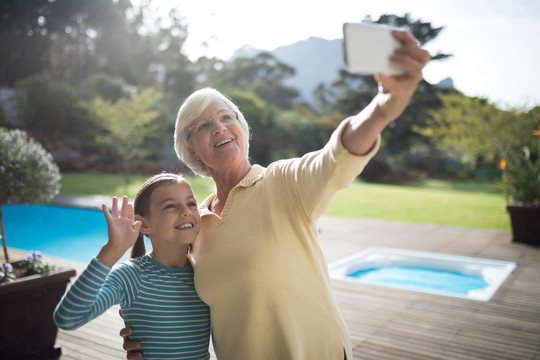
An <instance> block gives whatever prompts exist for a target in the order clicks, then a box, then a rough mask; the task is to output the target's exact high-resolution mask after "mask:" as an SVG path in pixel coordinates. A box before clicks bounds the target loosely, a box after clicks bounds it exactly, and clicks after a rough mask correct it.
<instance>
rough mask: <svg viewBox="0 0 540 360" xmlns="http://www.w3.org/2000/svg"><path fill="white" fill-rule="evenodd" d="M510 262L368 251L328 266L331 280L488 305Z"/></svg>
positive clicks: (377, 249) (378, 249) (511, 265)
mask: <svg viewBox="0 0 540 360" xmlns="http://www.w3.org/2000/svg"><path fill="white" fill-rule="evenodd" d="M516 266H517V264H516V263H514V262H511V261H504V260H494V259H483V258H477V257H467V256H457V255H451V254H443V253H433V252H423V251H412V250H405V249H393V248H383V247H368V248H366V249H364V250H361V251H359V252H357V253H354V254H351V255H349V256H347V257H345V258H343V259H340V260H337V261H335V262H333V263H331V264H330V265H329V266H328V270H329V274H330V277H331V278H332V279H338V280H344V281H351V282H356V283H368V284H372V285H379V286H386V287H389V288H397V289H403V290H412V291H419V292H424V293H428V294H436V295H443V296H453V297H459V298H464V299H469V300H477V301H489V300H490V299H491V297H492V296H493V295H494V294H495V293H496V292H497V290H498V289H499V287H500V286H501V285H502V284H503V282H504V281H505V280H506V278H507V277H508V276H509V275H510V274H511V273H512V271H513V270H514V269H515V268H516Z"/></svg>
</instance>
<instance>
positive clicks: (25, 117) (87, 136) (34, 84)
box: [17, 73, 95, 151]
mask: <svg viewBox="0 0 540 360" xmlns="http://www.w3.org/2000/svg"><path fill="white" fill-rule="evenodd" d="M17 90H18V98H17V108H18V113H19V116H20V119H21V120H22V122H23V127H24V129H25V130H26V131H28V133H30V134H31V135H32V136H33V137H34V138H35V139H36V140H37V141H39V142H40V143H42V144H43V145H44V146H45V148H46V149H48V150H49V151H54V150H59V149H64V148H71V149H81V148H83V147H84V146H85V145H88V144H89V143H90V142H91V141H92V140H93V137H94V135H95V129H94V126H93V124H92V122H91V121H90V119H89V117H88V115H87V113H86V112H85V111H84V110H83V109H81V108H80V107H79V106H78V105H77V102H78V101H79V96H80V94H79V91H78V90H77V89H76V88H75V87H73V86H71V85H70V84H69V83H66V82H64V81H62V80H59V79H57V78H54V77H52V76H51V74H49V73H43V74H36V75H34V76H31V77H29V78H27V79H25V80H22V81H20V82H18V83H17ZM74 129H76V131H74Z"/></svg>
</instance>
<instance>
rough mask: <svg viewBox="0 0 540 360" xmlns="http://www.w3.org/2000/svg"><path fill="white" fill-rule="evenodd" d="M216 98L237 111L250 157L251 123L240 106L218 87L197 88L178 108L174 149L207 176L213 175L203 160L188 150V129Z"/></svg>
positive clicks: (196, 171) (247, 153) (179, 156)
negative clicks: (217, 88)
mask: <svg viewBox="0 0 540 360" xmlns="http://www.w3.org/2000/svg"><path fill="white" fill-rule="evenodd" d="M215 100H219V101H222V102H223V103H225V105H227V107H228V108H229V109H230V110H231V111H233V112H236V114H237V116H236V117H237V120H238V122H239V124H240V129H241V131H242V137H243V140H244V146H245V149H246V154H245V155H246V159H249V131H250V130H249V125H248V123H247V121H246V119H245V118H244V115H243V114H242V113H241V112H240V110H239V109H238V106H236V104H234V103H233V102H232V100H231V99H229V98H228V97H227V96H225V95H224V94H222V93H220V92H219V91H217V90H216V89H212V88H204V89H200V90H197V91H195V92H194V93H193V94H191V95H190V96H189V97H188V98H187V99H186V100H185V101H184V103H183V104H182V106H181V107H180V110H178V115H177V116H176V126H175V129H174V150H175V151H176V155H178V158H179V159H180V160H181V161H183V162H184V163H185V164H186V165H187V166H188V167H189V168H190V169H191V170H192V171H193V172H194V173H196V174H199V175H201V176H206V177H211V175H210V172H209V171H208V168H207V167H206V165H205V164H204V163H203V162H202V161H200V160H197V159H196V158H195V157H194V156H193V155H191V154H190V153H189V151H188V147H189V144H188V140H187V131H188V129H189V127H190V126H191V125H192V123H193V121H195V120H196V119H197V118H198V117H199V116H201V114H202V112H203V111H204V110H205V109H206V108H207V107H208V105H210V103H211V102H213V101H215Z"/></svg>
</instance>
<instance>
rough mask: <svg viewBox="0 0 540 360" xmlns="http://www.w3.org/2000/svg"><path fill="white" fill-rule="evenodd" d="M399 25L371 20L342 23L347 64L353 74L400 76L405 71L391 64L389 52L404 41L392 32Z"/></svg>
mask: <svg viewBox="0 0 540 360" xmlns="http://www.w3.org/2000/svg"><path fill="white" fill-rule="evenodd" d="M392 30H398V28H395V27H392V26H388V25H381V24H370V23H345V24H343V42H344V46H343V49H344V55H345V65H346V66H347V71H349V72H350V73H353V74H359V75H370V74H375V73H383V74H391V75H400V74H403V73H404V70H403V69H402V68H401V67H399V66H396V65H394V64H392V63H390V60H389V58H390V55H392V54H393V53H394V51H395V50H396V49H398V48H399V47H400V46H401V44H400V43H399V41H397V40H396V39H394V37H393V36H392V33H391V31H392Z"/></svg>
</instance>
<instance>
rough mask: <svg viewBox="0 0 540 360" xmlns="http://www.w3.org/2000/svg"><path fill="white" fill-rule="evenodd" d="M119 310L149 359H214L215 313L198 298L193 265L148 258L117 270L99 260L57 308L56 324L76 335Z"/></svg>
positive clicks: (79, 278)
mask: <svg viewBox="0 0 540 360" xmlns="http://www.w3.org/2000/svg"><path fill="white" fill-rule="evenodd" d="M116 304H120V307H121V308H122V316H123V318H124V322H125V324H126V326H129V327H131V328H132V329H133V335H132V336H130V339H132V340H136V341H140V342H141V345H142V346H141V348H142V351H143V356H144V358H145V359H197V360H199V359H209V358H210V354H209V352H208V345H209V337H210V312H209V309H208V306H206V304H205V303H204V302H203V301H202V300H201V299H200V298H199V296H198V295H197V293H196V292H195V286H194V282H193V268H192V267H191V265H189V266H187V267H185V268H171V267H167V266H164V265H161V264H159V263H158V262H156V261H155V260H153V259H152V258H151V257H150V256H149V255H144V256H141V257H139V258H136V259H130V260H128V261H125V262H123V263H121V264H118V265H116V266H114V267H113V268H112V269H111V268H110V267H109V266H107V265H105V264H103V263H101V262H100V261H99V260H97V259H96V258H93V259H92V261H91V262H90V264H89V265H88V267H87V268H86V269H85V270H84V272H83V273H82V274H81V275H80V276H79V277H78V278H77V280H76V281H75V282H74V283H73V285H72V286H71V287H70V289H69V290H68V292H67V293H66V294H65V295H64V297H63V298H62V300H61V301H60V303H59V304H58V306H57V307H56V310H55V312H54V321H55V322H56V325H57V326H58V327H59V328H61V329H64V330H74V329H76V328H78V327H80V326H82V325H84V324H86V323H88V322H89V321H91V320H92V319H95V318H96V317H98V316H99V315H101V314H102V313H103V312H105V311H106V310H107V309H109V308H110V307H111V306H113V305H116Z"/></svg>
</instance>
